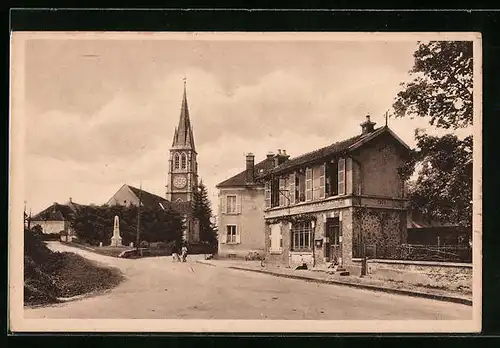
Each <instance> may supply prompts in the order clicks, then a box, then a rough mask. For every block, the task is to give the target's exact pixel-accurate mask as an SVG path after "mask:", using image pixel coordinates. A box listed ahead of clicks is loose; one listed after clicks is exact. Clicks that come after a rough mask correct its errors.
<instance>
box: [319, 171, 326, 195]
mask: <svg viewBox="0 0 500 348" xmlns="http://www.w3.org/2000/svg"><path fill="white" fill-rule="evenodd" d="M325 168H326V163H323V164H322V165H321V166H320V167H319V198H325V195H326V194H325V193H326V192H325Z"/></svg>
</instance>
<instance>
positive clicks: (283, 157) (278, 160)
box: [274, 149, 290, 167]
mask: <svg viewBox="0 0 500 348" xmlns="http://www.w3.org/2000/svg"><path fill="white" fill-rule="evenodd" d="M289 158H290V155H287V154H286V150H281V149H278V154H277V155H276V156H275V157H274V166H275V167H277V166H279V165H280V164H282V163H283V162H285V161H287V160H288V159H289Z"/></svg>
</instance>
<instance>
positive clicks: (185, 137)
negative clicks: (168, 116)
mask: <svg viewBox="0 0 500 348" xmlns="http://www.w3.org/2000/svg"><path fill="white" fill-rule="evenodd" d="M172 148H177V149H190V150H193V151H196V150H195V146H194V137H193V130H192V128H191V121H190V120H189V108H188V103H187V96H186V79H185V78H184V95H183V96H182V105H181V115H180V118H179V125H178V126H177V128H175V132H174V140H173V142H172Z"/></svg>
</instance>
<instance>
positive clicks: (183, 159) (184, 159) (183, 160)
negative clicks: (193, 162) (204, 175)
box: [181, 153, 187, 169]
mask: <svg viewBox="0 0 500 348" xmlns="http://www.w3.org/2000/svg"><path fill="white" fill-rule="evenodd" d="M186 167H187V156H186V154H185V153H183V154H182V155H181V168H182V169H186Z"/></svg>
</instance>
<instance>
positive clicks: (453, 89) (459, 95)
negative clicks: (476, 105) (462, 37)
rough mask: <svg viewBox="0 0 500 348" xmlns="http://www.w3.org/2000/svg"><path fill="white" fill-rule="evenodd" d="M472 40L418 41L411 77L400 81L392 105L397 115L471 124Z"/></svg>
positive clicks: (448, 125) (450, 124) (434, 122)
mask: <svg viewBox="0 0 500 348" xmlns="http://www.w3.org/2000/svg"><path fill="white" fill-rule="evenodd" d="M472 53H473V46H472V41H431V42H428V43H420V44H419V46H418V49H417V50H416V51H415V53H414V58H415V62H414V66H413V68H412V70H410V75H411V76H412V77H413V80H412V81H411V82H408V83H402V87H403V88H402V90H401V91H400V92H399V93H398V94H397V97H396V100H395V102H394V104H393V108H394V110H395V116H396V117H404V116H410V117H414V116H420V117H429V118H430V124H431V125H435V126H436V127H441V128H445V129H448V128H453V129H457V128H464V127H467V126H470V125H472V118H473V117H472V116H473V108H472V101H473V90H472V87H473V79H472V77H473V69H472V68H473V64H472V63H473V60H472V59H473V58H472V56H473V54H472Z"/></svg>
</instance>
